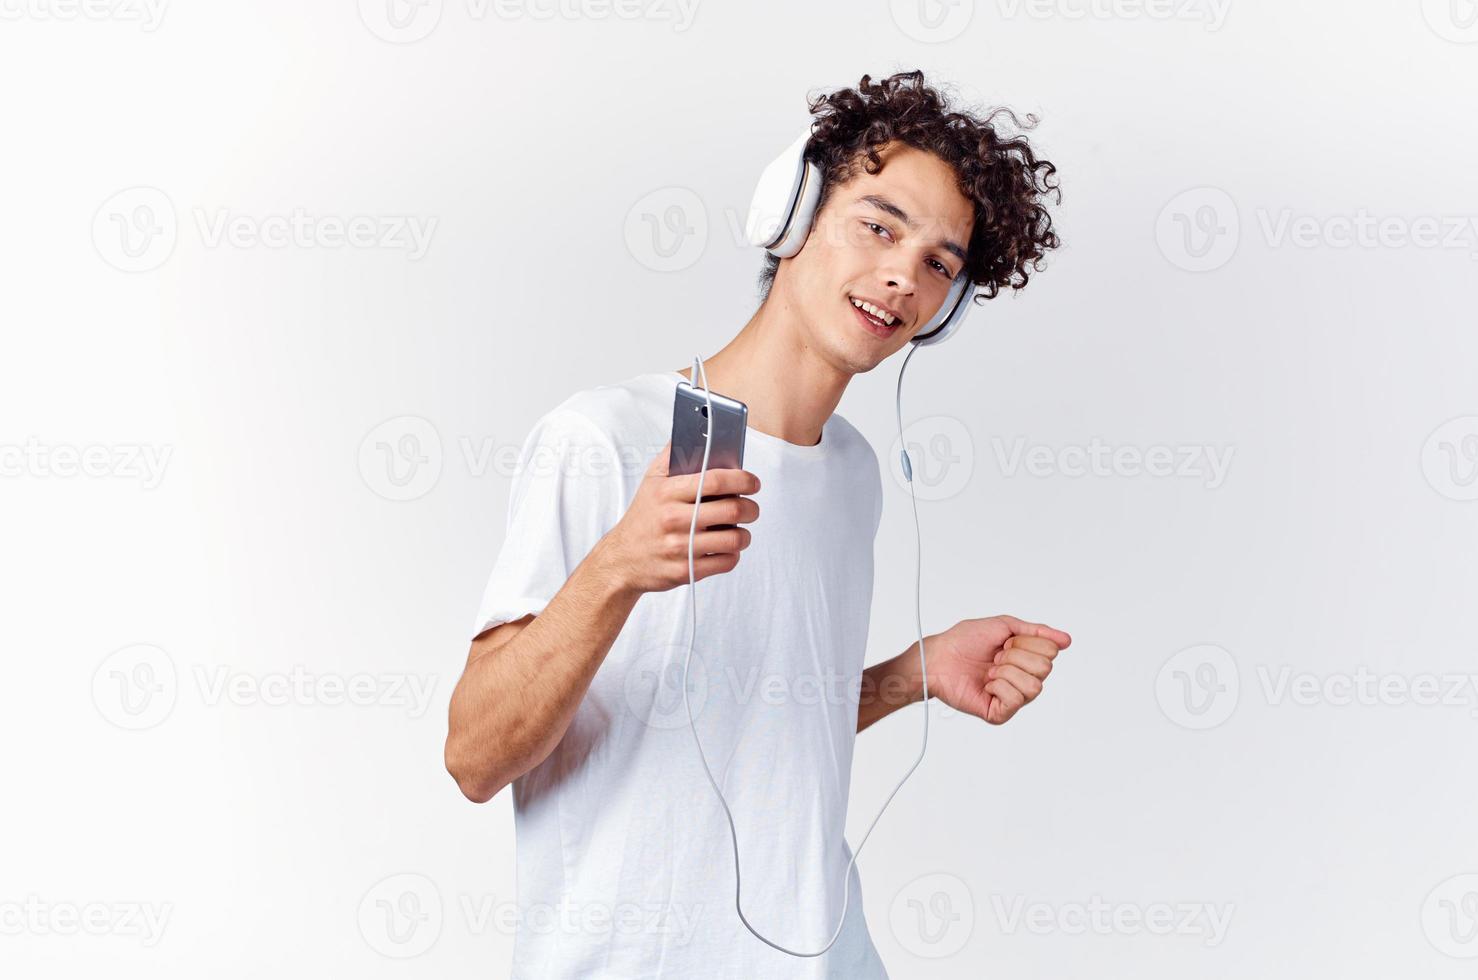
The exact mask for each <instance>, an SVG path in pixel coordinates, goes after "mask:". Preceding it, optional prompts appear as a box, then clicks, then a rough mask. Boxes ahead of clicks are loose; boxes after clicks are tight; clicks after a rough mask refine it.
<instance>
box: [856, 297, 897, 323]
mask: <svg viewBox="0 0 1478 980" xmlns="http://www.w3.org/2000/svg"><path fill="white" fill-rule="evenodd" d="M852 305H853V306H855V307H857V308H858V309H859V310H863V311H865V312H867V313H871V314H872V315H873V316H875V317H877V318H878V319H879V320H882V321H883V322H884V323H885V324H887V325H888V326H890V327H891V326H892V325H893V324H895V323H897V322H898V318H897V317H896V316H893V315H892V314H891V313H885V312H883V311H882V310H880V309H878V308H877V307H876V306H873V305H872V304H871V303H864V302H862V300H860V299H854V300H852Z"/></svg>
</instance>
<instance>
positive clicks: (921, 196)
mask: <svg viewBox="0 0 1478 980" xmlns="http://www.w3.org/2000/svg"><path fill="white" fill-rule="evenodd" d="M879 155H880V156H881V158H882V161H883V166H882V169H880V170H879V171H878V172H877V173H875V174H869V173H867V172H865V171H861V172H859V173H858V174H857V175H856V176H855V177H853V178H852V180H851V181H850V182H848V183H846V184H842V185H838V186H837V187H835V188H833V189H832V192H831V196H830V199H829V200H828V201H827V202H826V206H825V207H824V208H823V209H822V210H821V213H820V214H818V215H817V216H816V221H815V224H814V226H813V227H812V229H811V232H810V235H809V236H808V237H807V239H806V244H805V246H804V247H803V248H802V249H801V250H800V252H798V253H796V255H795V256H794V257H793V258H791V259H788V260H786V261H788V263H789V268H788V269H787V270H786V273H785V278H786V280H787V282H786V290H785V293H786V302H787V304H789V303H794V304H795V312H796V313H797V314H798V319H799V321H800V322H801V324H802V329H803V330H804V331H805V332H806V338H805V339H806V342H807V343H808V344H809V346H811V347H812V348H814V349H815V350H817V351H819V352H821V353H823V355H825V356H827V357H828V359H830V360H832V361H833V362H834V363H836V364H837V366H838V367H839V368H842V369H843V370H846V371H849V372H850V373H852V374H861V373H863V372H865V371H870V370H872V369H873V368H874V367H875V366H877V365H878V364H879V363H881V362H882V361H883V360H885V359H886V358H887V357H888V356H890V355H891V354H893V353H894V352H895V351H897V350H898V349H900V348H901V347H903V345H904V344H906V343H908V341H909V340H910V339H911V338H912V337H913V336H914V335H915V334H917V333H918V332H919V330H920V328H922V327H923V326H924V324H926V323H928V321H929V320H930V318H932V317H933V316H934V314H935V313H937V312H938V311H939V307H940V306H941V305H942V304H943V302H944V298H945V296H946V294H947V293H948V292H949V288H950V285H951V282H952V281H953V279H954V277H955V276H956V275H957V274H958V273H959V272H960V270H961V269H963V268H964V250H965V249H966V247H967V246H968V245H969V242H970V232H971V230H972V229H973V227H974V224H975V220H974V208H973V207H972V205H971V202H970V200H969V199H968V198H966V197H965V196H964V195H963V194H962V193H960V190H959V187H958V178H957V177H956V176H955V172H954V170H953V169H952V168H951V167H950V166H949V165H948V164H947V163H945V162H944V161H943V160H941V159H939V158H938V157H937V156H935V155H934V154H932V153H928V152H925V151H923V150H919V149H915V148H914V147H911V146H907V145H904V144H901V143H890V144H888V145H887V146H886V147H884V148H883V149H882V150H880V151H879ZM854 300H860V301H864V302H867V303H869V304H871V305H873V306H875V307H882V308H884V309H885V310H887V311H889V312H891V313H892V314H893V315H894V316H895V317H896V320H895V321H894V325H893V326H892V327H891V328H886V329H869V326H868V321H867V320H866V319H864V317H863V311H861V310H859V309H857V308H856V305H855V303H854ZM873 326H874V328H876V327H877V325H876V324H874V325H873Z"/></svg>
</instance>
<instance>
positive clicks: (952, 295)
mask: <svg viewBox="0 0 1478 980" xmlns="http://www.w3.org/2000/svg"><path fill="white" fill-rule="evenodd" d="M974 297H975V290H974V289H971V288H970V280H969V278H968V277H966V276H963V275H962V276H957V277H956V278H955V281H954V282H953V283H952V284H951V285H950V287H949V292H948V293H947V294H946V295H945V297H944V302H943V303H941V304H939V312H938V313H935V314H934V316H933V317H931V318H930V320H929V322H928V323H926V324H924V326H923V327H922V328H921V329H920V330H919V332H918V333H916V334H914V336H913V340H912V341H910V343H914V344H917V345H918V346H920V347H928V346H930V345H932V344H942V343H944V342H945V341H946V340H948V339H949V338H950V335H951V334H953V333H954V332H955V331H956V330H958V329H959V328H960V324H962V323H964V322H965V318H966V317H968V316H969V315H970V307H971V306H972V305H973V304H971V302H970V300H971V299H973V298H974Z"/></svg>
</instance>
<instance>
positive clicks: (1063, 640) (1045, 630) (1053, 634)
mask: <svg viewBox="0 0 1478 980" xmlns="http://www.w3.org/2000/svg"><path fill="white" fill-rule="evenodd" d="M996 618H997V619H999V620H1000V621H1001V622H1003V623H1005V624H1006V626H1007V627H1009V628H1010V630H1011V632H1012V633H1015V634H1016V635H1017V636H1044V637H1046V638H1047V639H1049V640H1051V641H1052V642H1053V643H1056V644H1057V645H1058V646H1059V647H1062V648H1066V647H1067V646H1068V645H1069V644H1071V643H1072V642H1073V638H1072V637H1071V636H1068V635H1067V634H1066V633H1064V632H1063V631H1062V630H1059V629H1053V628H1052V627H1051V626H1045V625H1043V624H1041V623H1028V622H1027V621H1026V620H1024V619H1017V618H1016V617H1015V616H997V617H996Z"/></svg>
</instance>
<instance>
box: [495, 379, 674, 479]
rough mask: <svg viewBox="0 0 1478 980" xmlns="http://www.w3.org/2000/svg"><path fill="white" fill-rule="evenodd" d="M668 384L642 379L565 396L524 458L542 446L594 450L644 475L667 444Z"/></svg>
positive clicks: (534, 434)
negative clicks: (655, 455)
mask: <svg viewBox="0 0 1478 980" xmlns="http://www.w3.org/2000/svg"><path fill="white" fill-rule="evenodd" d="M664 380H665V379H663V378H662V376H661V375H650V374H649V375H637V376H635V377H631V378H627V379H624V380H622V381H617V382H612V383H610V384H602V385H595V386H592V387H589V388H584V389H581V390H579V391H576V392H574V393H572V394H570V395H568V396H566V397H565V398H564V400H563V401H561V402H559V403H558V404H556V405H555V406H554V407H553V408H550V409H548V410H547V411H546V412H544V414H543V415H541V416H539V417H538V419H537V420H535V422H534V426H533V429H532V430H531V431H530V433H529V436H528V439H527V441H526V443H525V446H524V453H525V455H528V454H531V453H533V452H535V451H537V450H538V449H539V447H541V446H543V447H549V448H550V449H555V450H559V451H562V452H565V453H568V452H571V451H576V450H582V449H586V448H593V449H595V450H598V451H600V452H602V453H603V454H604V458H605V460H606V461H608V464H609V465H611V466H614V467H615V468H618V469H620V470H623V471H632V472H635V473H638V474H639V473H640V472H642V471H643V470H644V469H645V468H646V465H647V463H648V462H650V459H651V457H652V455H653V454H655V453H656V452H657V450H659V449H660V448H661V447H662V445H663V443H664V442H665V440H666V432H667V428H668V424H669V422H670V417H671V412H672V403H671V391H670V390H666V391H664V390H663V383H664ZM670 387H671V384H670V383H668V389H670Z"/></svg>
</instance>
